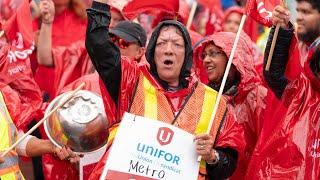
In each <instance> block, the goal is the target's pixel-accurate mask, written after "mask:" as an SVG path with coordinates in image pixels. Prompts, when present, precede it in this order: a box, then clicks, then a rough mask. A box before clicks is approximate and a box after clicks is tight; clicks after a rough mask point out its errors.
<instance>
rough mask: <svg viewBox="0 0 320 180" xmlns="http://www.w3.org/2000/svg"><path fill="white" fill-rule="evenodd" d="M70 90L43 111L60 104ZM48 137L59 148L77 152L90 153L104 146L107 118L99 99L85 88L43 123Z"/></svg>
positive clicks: (106, 133)
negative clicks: (68, 148)
mask: <svg viewBox="0 0 320 180" xmlns="http://www.w3.org/2000/svg"><path fill="white" fill-rule="evenodd" d="M69 93H71V92H66V93H64V94H61V95H59V96H58V97H56V98H55V99H54V100H53V101H52V102H51V103H50V104H49V106H48V108H47V109H46V111H45V114H48V113H49V112H50V111H51V110H52V109H53V108H55V107H56V106H58V105H59V104H61V101H62V99H64V98H66V97H68V94H69ZM44 128H45V131H46V134H47V136H48V137H49V139H50V140H51V142H52V143H53V144H55V145H56V146H58V147H62V146H64V145H66V146H68V147H70V148H71V149H72V150H73V151H74V152H76V153H90V152H93V151H95V150H98V149H100V148H101V147H103V146H104V145H105V144H106V143H107V140H108V135H109V133H108V121H107V118H106V114H105V111H104V106H103V102H102V98H101V97H100V96H98V95H97V94H95V93H92V92H90V91H86V90H80V91H78V92H77V93H76V94H75V95H74V97H73V98H72V99H71V100H70V101H69V102H68V103H66V104H65V105H63V106H62V107H61V108H59V109H58V110H57V111H56V112H54V113H53V114H52V115H51V116H49V117H48V118H47V119H46V120H45V122H44Z"/></svg>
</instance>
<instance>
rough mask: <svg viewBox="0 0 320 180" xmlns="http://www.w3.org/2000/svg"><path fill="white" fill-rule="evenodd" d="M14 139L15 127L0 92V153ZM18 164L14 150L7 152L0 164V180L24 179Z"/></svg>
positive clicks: (15, 134)
mask: <svg viewBox="0 0 320 180" xmlns="http://www.w3.org/2000/svg"><path fill="white" fill-rule="evenodd" d="M16 137H17V130H16V127H15V125H14V124H13V122H12V119H11V117H10V114H9V112H8V109H7V107H6V104H5V102H4V99H3V96H2V93H1V92H0V139H1V141H0V152H3V151H5V150H6V149H7V148H9V147H10V146H11V145H12V144H13V143H14V142H15V141H16ZM18 163H19V160H18V155H17V153H16V152H15V151H14V150H13V151H11V152H9V153H8V154H7V155H6V156H5V157H4V163H1V164H0V179H1V180H14V179H24V178H23V176H22V174H21V172H20V169H19V164H18Z"/></svg>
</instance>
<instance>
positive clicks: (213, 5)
mask: <svg viewBox="0 0 320 180" xmlns="http://www.w3.org/2000/svg"><path fill="white" fill-rule="evenodd" d="M198 3H199V4H201V5H203V6H205V7H206V8H208V9H210V11H211V12H214V11H216V10H219V11H220V10H222V6H221V2H220V0H198Z"/></svg>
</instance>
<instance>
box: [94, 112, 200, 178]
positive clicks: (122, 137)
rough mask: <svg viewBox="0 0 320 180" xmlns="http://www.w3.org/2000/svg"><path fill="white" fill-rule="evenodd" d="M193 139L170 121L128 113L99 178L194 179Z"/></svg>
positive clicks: (197, 163) (195, 171) (197, 164)
mask: <svg viewBox="0 0 320 180" xmlns="http://www.w3.org/2000/svg"><path fill="white" fill-rule="evenodd" d="M193 138H194V137H193V135H192V134H190V133H188V132H186V131H183V130H181V129H179V128H177V127H174V126H172V125H170V124H167V123H163V122H161V121H157V120H151V119H148V118H144V117H140V116H135V115H133V114H129V113H126V114H125V115H124V117H123V119H122V122H121V124H120V127H119V129H118V132H117V135H116V137H115V140H114V142H113V145H112V147H111V150H110V153H109V156H108V158H107V162H106V166H105V168H104V170H103V173H102V176H101V177H100V179H103V180H104V179H136V180H147V179H166V180H171V179H172V180H175V179H184V180H195V179H197V177H198V171H199V162H198V161H197V154H196V151H195V143H194V142H193Z"/></svg>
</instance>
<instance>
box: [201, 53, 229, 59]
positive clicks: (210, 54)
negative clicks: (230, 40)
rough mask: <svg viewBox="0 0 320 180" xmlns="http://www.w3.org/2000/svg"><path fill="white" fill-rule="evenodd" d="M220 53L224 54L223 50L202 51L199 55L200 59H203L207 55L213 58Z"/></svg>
mask: <svg viewBox="0 0 320 180" xmlns="http://www.w3.org/2000/svg"><path fill="white" fill-rule="evenodd" d="M220 55H224V52H222V51H209V52H205V51H203V52H202V53H201V54H200V55H199V57H200V59H202V60H204V59H205V58H206V57H207V56H209V57H211V58H215V57H217V56H220Z"/></svg>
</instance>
